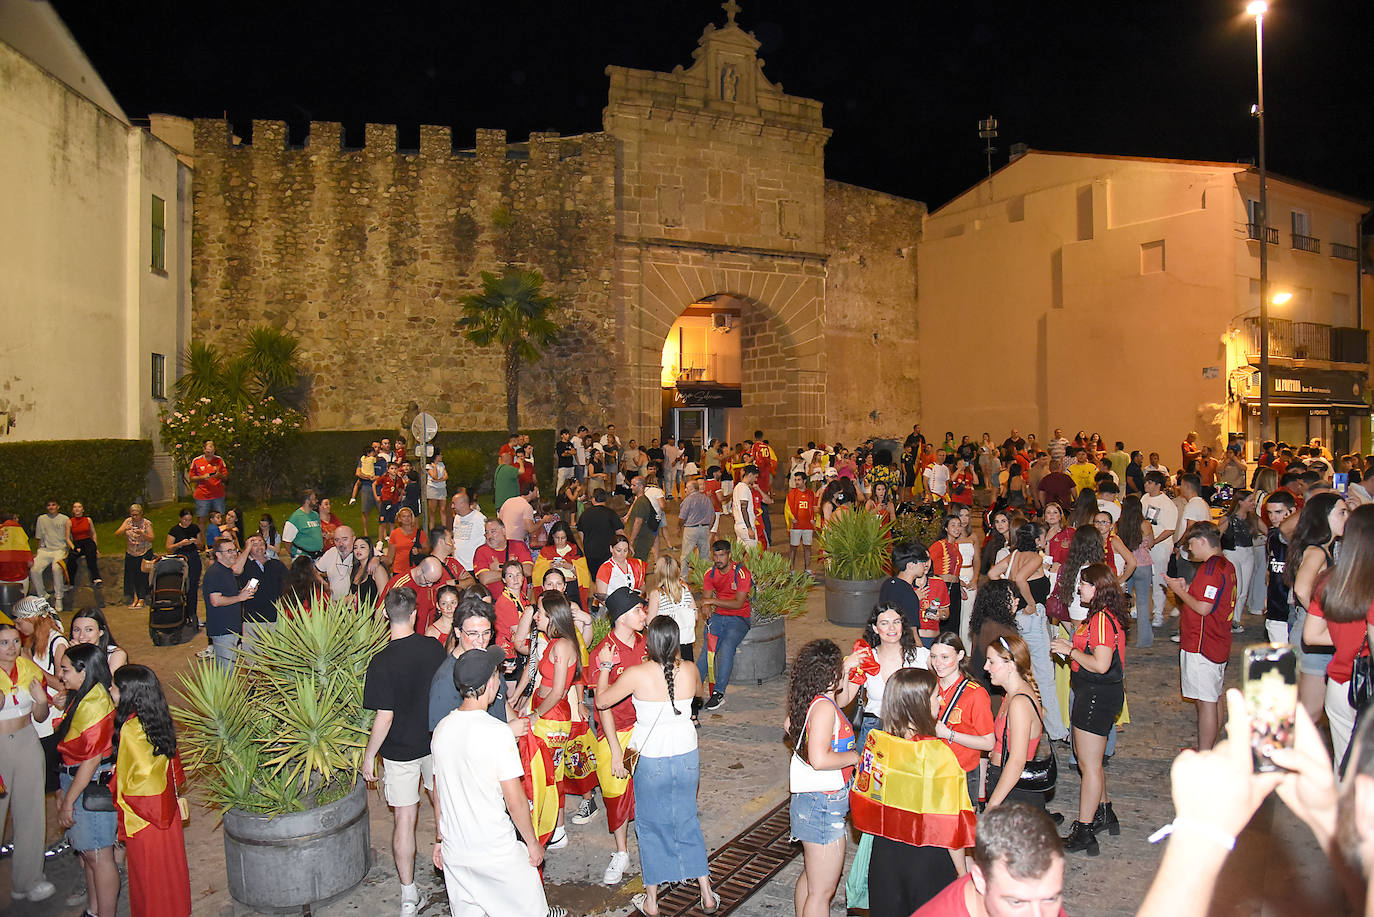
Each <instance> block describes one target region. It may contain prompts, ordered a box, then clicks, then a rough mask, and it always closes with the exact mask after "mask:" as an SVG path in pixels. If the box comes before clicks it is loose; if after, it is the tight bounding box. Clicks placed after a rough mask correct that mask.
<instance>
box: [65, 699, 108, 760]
mask: <svg viewBox="0 0 1374 917" xmlns="http://www.w3.org/2000/svg"><path fill="white" fill-rule="evenodd" d="M69 716H70V717H71V725H70V726H68V727H67V737H66V738H65V739H63V740H62V741H61V742H60V743H58V746H57V751H58V753H59V754H61V755H62V760H63V762H64V763H66V764H80V763H81V762H82V761H89V760H91V759H92V758H105V757H109V755H110V752H111V751H113V749H114V701H112V700H110V692H108V691H106V690H105V686H104V685H101V684H97V685H95V686H93V687H92V688H91V690H90V691H89V692H88V693H87V694H86V696H85V697H83V698H82V699H81V703H80V704H78V705H77V707H76V709H75V710H74V711H72V712H71V714H69Z"/></svg>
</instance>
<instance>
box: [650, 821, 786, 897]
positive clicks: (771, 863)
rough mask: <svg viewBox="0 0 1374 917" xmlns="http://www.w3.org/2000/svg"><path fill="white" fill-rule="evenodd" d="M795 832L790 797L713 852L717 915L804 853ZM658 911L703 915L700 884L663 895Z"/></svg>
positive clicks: (711, 867) (712, 882) (712, 862)
mask: <svg viewBox="0 0 1374 917" xmlns="http://www.w3.org/2000/svg"><path fill="white" fill-rule="evenodd" d="M791 833H792V830H791V817H790V814H789V812H788V800H783V801H782V803H780V804H779V805H778V806H777V807H776V808H775V809H773V810H772V811H770V812H769V813H768V814H766V815H764V816H763V818H761V819H759V820H758V821H756V822H754V823H753V824H752V825H750V826H749V827H748V828H745V829H744V830H743V831H741V832H740V833H739V834H738V835H736V836H735V837H734V838H732V839H730V840H728V841H726V842H725V843H724V844H722V845H721V846H720V847H719V848H718V849H717V850H716V852H715V853H713V854H711V856H710V859H709V865H710V870H711V888H712V889H713V890H714V891H715V893H716V895H717V896H719V898H720V910H719V911H717V912H716V913H715V915H714V917H725V915H727V914H729V913H730V912H732V911H733V910H734V909H735V908H737V907H739V906H740V905H741V904H743V903H744V902H745V901H747V900H748V899H749V896H750V895H752V894H754V892H756V891H758V890H759V889H760V888H762V887H763V886H764V884H765V883H767V882H768V880H769V879H771V878H773V877H774V876H775V875H777V874H778V873H779V872H780V871H781V870H782V868H783V867H784V866H786V865H787V864H788V863H790V862H791V861H792V859H793V857H795V856H797V855H798V854H799V853H801V844H792V843H788V838H789V837H790V836H791ZM658 912H659V915H660V917H683V915H686V914H695V915H700V914H701V889H700V887H699V886H698V885H697V884H696V883H695V882H688V883H686V884H683V885H678V886H674V888H673V890H672V891H670V892H668V893H667V894H662V895H660V896H659V899H658ZM630 913H632V914H633V913H635V912H634V911H631V912H630Z"/></svg>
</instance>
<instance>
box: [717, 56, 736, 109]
mask: <svg viewBox="0 0 1374 917" xmlns="http://www.w3.org/2000/svg"><path fill="white" fill-rule="evenodd" d="M738 96H739V72H738V71H736V70H735V65H734V64H726V65H725V66H724V67H722V68H721V70H720V97H721V99H722V100H724V101H726V102H736V101H738Z"/></svg>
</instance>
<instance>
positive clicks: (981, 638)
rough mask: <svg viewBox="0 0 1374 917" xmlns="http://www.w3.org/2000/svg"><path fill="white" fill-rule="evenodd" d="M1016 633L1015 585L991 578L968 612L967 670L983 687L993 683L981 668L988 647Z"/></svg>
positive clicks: (988, 686)
mask: <svg viewBox="0 0 1374 917" xmlns="http://www.w3.org/2000/svg"><path fill="white" fill-rule="evenodd" d="M1015 633H1017V622H1016V587H1015V586H1013V585H1012V584H1011V583H1009V582H1008V581H1006V580H991V581H990V582H988V583H987V584H986V585H985V586H984V587H983V588H982V589H979V590H978V599H977V601H975V602H974V603H973V611H972V612H971V613H970V614H969V634H970V642H969V644H968V647H969V670H970V671H971V672H972V673H973V676H974V677H975V678H977V679H978V680H979V681H981V682H982V683H983V687H985V688H990V687H991V686H992V682H991V681H990V680H988V677H987V674H986V672H985V670H984V668H983V663H984V662H985V661H986V660H987V651H988V647H989V646H990V645H991V644H993V643H996V642H997V641H998V640H999V639H1001V638H1002V637H1005V636H1008V635H1010V634H1015ZM932 645H934V644H933V643H932ZM1046 646H1047V647H1048V640H1047V641H1046ZM979 673H982V674H979Z"/></svg>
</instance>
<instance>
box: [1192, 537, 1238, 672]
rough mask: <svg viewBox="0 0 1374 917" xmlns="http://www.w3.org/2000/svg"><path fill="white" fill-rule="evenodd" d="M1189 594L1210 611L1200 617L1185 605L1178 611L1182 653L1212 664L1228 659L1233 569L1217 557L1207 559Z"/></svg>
mask: <svg viewBox="0 0 1374 917" xmlns="http://www.w3.org/2000/svg"><path fill="white" fill-rule="evenodd" d="M1188 594H1189V595H1191V596H1192V597H1193V598H1195V599H1200V600H1202V601H1203V602H1205V603H1207V604H1208V605H1210V606H1211V607H1212V611H1211V613H1210V614H1206V615H1200V614H1198V613H1197V612H1195V611H1193V610H1192V609H1191V608H1189V607H1188V606H1187V605H1186V604H1185V605H1184V606H1183V607H1182V608H1180V609H1179V613H1178V615H1179V617H1178V641H1179V645H1180V646H1181V647H1182V648H1183V651H1184V652H1185V653H1201V654H1202V655H1203V656H1204V657H1205V658H1207V659H1209V660H1211V661H1212V662H1217V663H1224V662H1226V660H1227V659H1229V658H1230V656H1231V623H1232V618H1234V617H1235V611H1236V568H1235V567H1233V566H1231V562H1230V561H1229V560H1227V559H1226V558H1225V557H1223V556H1222V555H1220V554H1217V555H1216V556H1214V557H1209V558H1207V560H1206V561H1204V562H1203V564H1202V566H1201V567H1198V571H1197V575H1196V576H1194V577H1193V582H1192V583H1191V584H1190V585H1189V586H1188Z"/></svg>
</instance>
